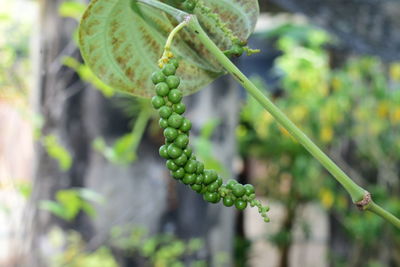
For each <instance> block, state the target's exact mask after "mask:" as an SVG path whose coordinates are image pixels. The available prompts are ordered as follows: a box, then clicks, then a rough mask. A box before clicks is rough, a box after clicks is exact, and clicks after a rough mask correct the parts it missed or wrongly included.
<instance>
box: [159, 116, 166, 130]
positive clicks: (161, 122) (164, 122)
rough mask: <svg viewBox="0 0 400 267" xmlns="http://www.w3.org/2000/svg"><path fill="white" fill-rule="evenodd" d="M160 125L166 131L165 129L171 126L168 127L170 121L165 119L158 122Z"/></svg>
mask: <svg viewBox="0 0 400 267" xmlns="http://www.w3.org/2000/svg"><path fill="white" fill-rule="evenodd" d="M158 124H159V125H160V127H161V128H163V129H165V128H167V127H168V126H169V125H168V120H166V119H163V118H161V119H160V120H159V121H158Z"/></svg>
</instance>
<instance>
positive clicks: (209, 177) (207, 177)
mask: <svg viewBox="0 0 400 267" xmlns="http://www.w3.org/2000/svg"><path fill="white" fill-rule="evenodd" d="M217 179H218V174H217V172H216V171H214V170H206V171H204V183H205V184H206V185H208V184H211V183H213V182H214V181H215V180H217Z"/></svg>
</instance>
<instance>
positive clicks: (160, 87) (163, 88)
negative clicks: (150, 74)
mask: <svg viewBox="0 0 400 267" xmlns="http://www.w3.org/2000/svg"><path fill="white" fill-rule="evenodd" d="M156 93H157V95H158V96H161V97H163V96H167V95H168V93H169V87H168V84H166V83H159V84H157V85H156Z"/></svg>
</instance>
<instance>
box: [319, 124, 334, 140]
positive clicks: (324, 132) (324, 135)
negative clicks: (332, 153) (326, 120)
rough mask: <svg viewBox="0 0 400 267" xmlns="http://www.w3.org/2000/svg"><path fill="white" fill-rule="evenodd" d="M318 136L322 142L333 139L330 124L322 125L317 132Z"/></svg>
mask: <svg viewBox="0 0 400 267" xmlns="http://www.w3.org/2000/svg"><path fill="white" fill-rule="evenodd" d="M319 137H320V138H321V141H322V142H324V143H329V142H331V141H332V139H333V129H332V127H330V126H324V127H322V129H321V132H320V134H319Z"/></svg>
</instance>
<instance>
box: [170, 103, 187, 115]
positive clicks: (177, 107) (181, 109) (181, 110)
mask: <svg viewBox="0 0 400 267" xmlns="http://www.w3.org/2000/svg"><path fill="white" fill-rule="evenodd" d="M172 109H173V110H174V112H176V113H178V114H183V113H185V111H186V106H185V104H183V103H178V104H173V105H172Z"/></svg>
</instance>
